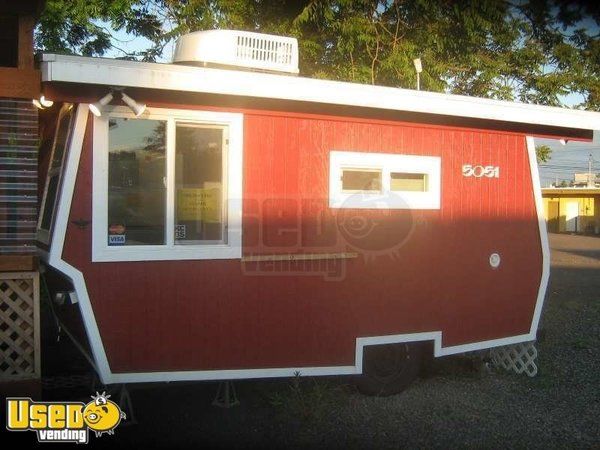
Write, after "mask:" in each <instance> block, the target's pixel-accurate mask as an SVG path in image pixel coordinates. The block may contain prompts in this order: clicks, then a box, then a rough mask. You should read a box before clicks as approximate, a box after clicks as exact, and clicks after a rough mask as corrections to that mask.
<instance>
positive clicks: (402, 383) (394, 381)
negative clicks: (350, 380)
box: [357, 343, 422, 397]
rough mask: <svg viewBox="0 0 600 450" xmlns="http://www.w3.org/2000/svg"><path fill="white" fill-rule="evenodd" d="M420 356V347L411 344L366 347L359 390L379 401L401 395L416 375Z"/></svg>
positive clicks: (358, 385)
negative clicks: (379, 399)
mask: <svg viewBox="0 0 600 450" xmlns="http://www.w3.org/2000/svg"><path fill="white" fill-rule="evenodd" d="M421 353H422V349H421V346H420V345H419V344H414V343H411V344H387V345H376V346H367V347H365V350H364V356H363V374H362V375H361V376H360V377H359V378H358V380H357V387H358V390H359V391H360V392H361V393H363V394H365V395H370V396H378V397H386V396H388V395H394V394H398V393H400V392H402V391H403V390H404V389H406V388H407V387H408V386H409V385H410V384H411V383H412V382H413V381H414V380H415V378H417V376H418V375H419V371H420V366H421Z"/></svg>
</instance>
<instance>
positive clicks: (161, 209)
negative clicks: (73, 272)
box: [107, 118, 167, 246]
mask: <svg viewBox="0 0 600 450" xmlns="http://www.w3.org/2000/svg"><path fill="white" fill-rule="evenodd" d="M166 124H167V122H166V121H164V120H147V119H135V120H130V119H126V118H111V119H110V123H109V132H108V145H109V154H108V224H107V225H108V245H110V246H114V245H159V244H164V243H165V218H166V186H165V180H166V153H165V149H166V139H165V137H166Z"/></svg>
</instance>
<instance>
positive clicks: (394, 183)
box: [390, 172, 428, 192]
mask: <svg viewBox="0 0 600 450" xmlns="http://www.w3.org/2000/svg"><path fill="white" fill-rule="evenodd" d="M390 189H391V190H392V191H404V192H427V190H428V187H427V174H426V173H406V172H392V173H390Z"/></svg>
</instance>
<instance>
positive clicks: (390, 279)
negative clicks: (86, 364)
mask: <svg viewBox="0 0 600 450" xmlns="http://www.w3.org/2000/svg"><path fill="white" fill-rule="evenodd" d="M41 69H42V74H43V93H44V95H45V98H47V99H52V100H54V102H55V103H54V106H53V107H51V108H50V109H49V111H47V114H46V116H47V118H46V122H47V123H46V126H45V127H44V130H45V136H43V139H42V141H43V143H44V144H43V152H44V153H43V155H42V160H43V164H42V166H43V167H46V169H43V170H42V174H41V177H43V179H44V180H45V182H44V184H45V188H44V193H43V203H42V206H41V208H42V213H41V218H40V223H39V240H40V247H41V248H42V253H43V255H44V257H45V259H46V261H47V264H48V266H49V267H50V268H51V269H52V270H55V271H57V272H58V273H60V274H62V276H63V277H65V279H67V280H69V281H70V282H71V283H72V290H73V292H72V294H71V298H72V301H73V303H74V306H73V308H78V309H79V311H80V312H81V317H82V319H83V324H84V326H85V332H86V334H87V339H88V341H89V347H90V350H91V357H92V358H93V361H94V363H95V365H96V367H97V370H98V372H99V375H100V377H101V379H102V381H103V382H104V383H130V382H147V381H173V380H218V379H227V380H228V379H238V378H260V377H281V376H292V375H294V374H297V373H299V374H301V375H308V376H312V375H336V374H361V373H363V370H364V371H367V369H368V367H367V359H363V357H364V356H367V354H369V352H370V350H373V353H372V354H373V355H375V354H377V353H376V352H375V351H374V349H377V348H386V347H387V348H392V347H393V348H397V349H398V348H400V349H401V350H398V351H399V352H401V356H400V358H401V359H402V358H403V359H404V363H403V364H404V366H402V367H405V366H406V363H407V361H408V362H409V363H410V364H412V366H414V364H413V363H414V362H415V360H416V359H415V357H414V355H415V349H416V348H418V344H419V343H424V342H429V343H431V344H432V345H431V346H430V348H433V352H434V355H435V356H443V355H449V354H455V353H461V352H469V351H474V350H482V349H488V348H492V347H496V346H503V345H508V344H514V343H520V342H526V341H532V340H535V339H536V331H537V328H538V323H539V320H540V314H541V312H542V305H543V301H544V295H545V291H546V286H547V283H548V273H549V249H548V242H547V237H546V229H545V224H544V220H543V216H542V200H541V193H540V183H539V179H538V169H537V165H536V156H535V149H534V140H533V136H543V137H552V138H557V139H569V140H571V139H578V140H591V139H592V133H593V130H594V129H599V128H600V114H598V113H591V112H584V111H578V110H568V109H559V108H551V107H545V106H535V105H527V104H520V103H512V102H505V101H495V100H488V99H480V98H473V97H466V96H458V95H447V94H441V93H432V92H423V91H415V90H408V89H396V88H390V87H378V86H369V85H360V84H353V83H343V82H334V81H326V80H317V79H308V78H303V77H299V76H296V74H297V46H296V42H295V40H293V39H289V38H282V37H277V36H268V35H257V34H254V33H243V32H232V31H224V30H219V31H211V32H198V33H193V34H191V35H188V36H184V37H183V38H182V39H181V40H180V41H179V43H178V46H177V51H176V53H175V61H174V63H172V64H156V63H143V62H134V61H124V60H115V59H100V58H87V57H79V56H63V55H54V54H45V55H43V57H42V58H41ZM391 344H401V345H395V346H391ZM402 352H403V353H402ZM411 355H413V356H411ZM411 358H412V362H411V361H410V360H411ZM363 361H365V362H364V363H363ZM374 366H376V364H371V362H369V367H374ZM412 366H411V367H412ZM369 370H371V371H372V372H373V371H375V372H376V369H369ZM403 370H405V369H403ZM411 370H412V369H411Z"/></svg>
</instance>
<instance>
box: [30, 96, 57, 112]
mask: <svg viewBox="0 0 600 450" xmlns="http://www.w3.org/2000/svg"><path fill="white" fill-rule="evenodd" d="M31 103H33V104H34V106H35V107H36V108H38V109H45V108H50V107H51V106H52V105H54V102H53V101H52V100H48V99H47V98H46V97H44V96H43V95H42V96H41V97H40V98H39V100H38V99H37V98H34V99H33V100H32V101H31Z"/></svg>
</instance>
